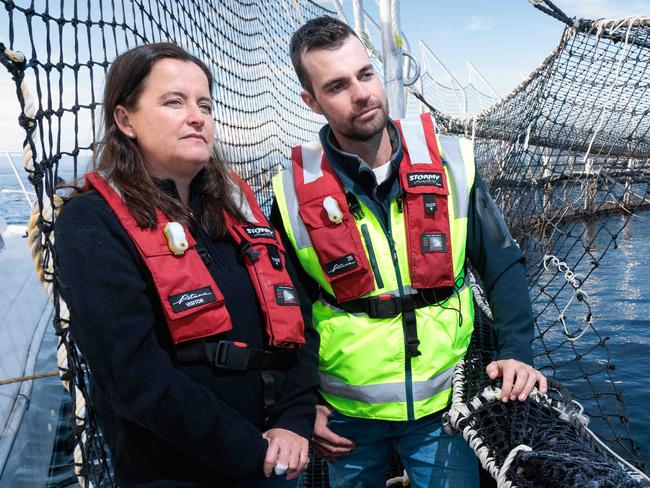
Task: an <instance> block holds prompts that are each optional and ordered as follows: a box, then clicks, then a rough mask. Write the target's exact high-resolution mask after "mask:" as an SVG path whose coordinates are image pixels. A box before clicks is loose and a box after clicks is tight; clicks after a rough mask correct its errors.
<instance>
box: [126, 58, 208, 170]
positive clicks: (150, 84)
mask: <svg viewBox="0 0 650 488" xmlns="http://www.w3.org/2000/svg"><path fill="white" fill-rule="evenodd" d="M115 114H116V115H115V117H116V121H117V123H118V126H119V127H120V130H122V132H124V133H125V134H126V135H127V137H131V138H134V139H135V141H136V143H137V145H138V148H139V149H140V154H141V155H142V158H143V159H144V163H145V165H146V167H147V170H148V171H149V173H150V174H152V175H153V176H156V177H158V178H171V179H174V180H176V181H179V180H188V179H190V180H191V178H193V177H194V176H195V175H196V174H197V173H198V172H199V171H200V170H201V169H202V168H203V167H204V166H205V164H206V163H207V162H208V159H209V158H210V154H211V152H212V146H213V145H214V120H213V118H212V100H211V99H210V88H209V86H208V79H207V77H206V76H205V73H203V71H202V70H201V68H200V67H199V66H197V65H196V64H194V63H192V62H190V61H181V60H178V59H169V58H167V59H161V60H160V61H157V62H156V63H155V64H154V65H153V68H152V69H151V72H150V73H149V75H148V76H147V78H146V80H145V85H144V89H143V91H142V93H141V94H140V97H139V99H138V101H137V105H136V107H135V108H134V109H133V110H127V109H124V108H122V109H121V110H120V108H117V109H116V111H115ZM120 122H122V123H120Z"/></svg>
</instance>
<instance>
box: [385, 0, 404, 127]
mask: <svg viewBox="0 0 650 488" xmlns="http://www.w3.org/2000/svg"><path fill="white" fill-rule="evenodd" d="M379 14H380V18H381V45H382V51H383V57H384V86H385V88H386V96H387V98H388V107H389V109H390V116H391V117H392V118H394V119H401V118H404V115H405V114H406V107H405V104H404V74H403V72H402V46H401V43H398V42H397V39H398V36H399V28H398V27H397V26H399V0H380V2H379Z"/></svg>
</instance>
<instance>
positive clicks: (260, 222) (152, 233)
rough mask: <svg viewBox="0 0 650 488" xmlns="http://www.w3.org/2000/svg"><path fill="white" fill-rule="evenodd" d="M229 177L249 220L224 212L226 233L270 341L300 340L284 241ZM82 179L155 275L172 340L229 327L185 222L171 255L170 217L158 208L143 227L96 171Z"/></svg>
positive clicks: (280, 343) (238, 181)
mask: <svg viewBox="0 0 650 488" xmlns="http://www.w3.org/2000/svg"><path fill="white" fill-rule="evenodd" d="M230 178H231V180H232V181H233V182H234V183H235V184H236V186H237V188H238V189H239V191H241V192H242V193H243V196H244V199H242V203H244V204H247V205H248V210H249V212H245V213H248V214H249V215H247V217H248V218H249V222H240V221H238V220H237V219H235V218H234V217H232V216H231V215H229V214H227V213H226V212H225V211H224V217H225V219H226V225H227V228H228V232H229V233H230V235H231V236H232V237H233V239H235V242H237V243H238V244H240V245H241V246H242V250H243V251H245V252H244V255H245V258H244V261H245V263H246V269H247V271H248V273H249V275H250V278H251V282H252V283H253V287H254V288H255V292H256V295H257V299H258V301H259V303H260V306H261V308H262V312H263V315H264V319H265V323H266V333H267V336H268V338H269V345H272V346H279V347H293V346H296V345H297V344H302V343H304V342H305V340H304V323H303V320H302V315H301V312H300V306H299V303H298V298H297V295H296V292H295V289H294V287H293V284H292V282H291V279H290V278H289V274H288V273H287V271H286V268H285V261H284V248H283V246H282V243H281V242H280V240H279V238H278V235H277V233H276V232H275V231H274V230H273V229H272V228H271V227H270V226H269V225H268V222H267V221H266V218H265V217H264V214H263V213H262V211H261V209H260V208H259V206H258V204H257V200H256V199H255V196H254V195H253V192H252V191H251V189H250V188H249V187H248V185H246V183H244V182H243V181H242V180H241V179H240V178H238V177H237V176H235V175H230ZM86 184H87V185H89V186H91V187H93V188H94V189H95V190H97V191H98V192H99V194H100V195H101V196H102V197H103V198H104V199H105V200H106V202H107V203H108V204H109V206H110V207H111V209H113V212H115V215H116V216H117V218H118V220H119V221H120V223H121V224H122V226H123V227H124V229H125V230H126V231H127V233H128V234H129V236H130V237H131V239H133V242H134V243H135V245H136V247H137V248H138V251H139V252H140V255H141V256H142V259H143V260H144V262H145V264H146V266H147V268H148V269H149V271H150V272H151V276H152V277H153V281H154V284H155V286H156V290H157V292H158V296H159V297H160V302H161V303H162V306H163V310H164V312H165V318H166V320H167V326H168V328H169V332H170V334H171V337H172V340H173V342H174V344H179V343H181V342H185V341H190V340H193V339H199V338H202V337H208V336H212V335H215V334H220V333H223V332H227V331H229V330H231V329H232V322H231V320H230V315H229V313H228V310H227V309H226V306H225V303H224V297H223V294H222V293H221V291H220V290H219V287H218V286H217V284H216V283H215V281H214V279H213V278H212V275H211V274H210V271H209V270H208V268H207V267H206V265H205V263H204V262H203V259H202V258H201V256H200V254H199V252H198V250H197V247H196V241H195V240H194V238H193V237H192V235H191V233H190V232H189V229H188V228H187V227H183V230H184V231H185V237H186V239H187V241H188V244H189V247H188V248H187V249H186V250H185V252H184V253H183V254H182V255H174V254H173V253H172V252H171V250H170V248H169V245H168V242H167V237H166V236H165V235H164V233H163V229H164V228H165V225H166V224H167V223H168V222H170V220H169V219H168V218H167V216H166V215H165V214H163V212H162V211H160V210H156V216H157V219H158V226H157V227H156V228H155V229H142V228H141V227H139V226H138V224H137V222H136V220H135V219H134V218H133V215H131V212H130V211H129V209H128V207H127V206H126V204H125V203H124V201H123V200H122V197H121V196H120V195H119V194H118V193H117V192H116V191H115V189H113V187H111V186H110V185H109V184H108V183H107V182H106V180H105V179H104V178H103V177H102V176H101V175H100V174H99V173H96V172H92V173H88V174H86ZM251 222H255V223H251Z"/></svg>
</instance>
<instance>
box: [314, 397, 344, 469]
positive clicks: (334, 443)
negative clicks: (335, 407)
mask: <svg viewBox="0 0 650 488" xmlns="http://www.w3.org/2000/svg"><path fill="white" fill-rule="evenodd" d="M331 413H332V409H331V408H329V407H328V406H326V405H316V422H314V437H312V441H313V446H314V450H315V451H316V452H317V453H318V454H320V455H321V457H323V458H325V459H327V460H328V461H336V460H337V459H338V458H340V457H341V456H345V455H346V454H349V453H350V451H352V449H354V442H352V441H351V440H350V439H346V438H345V437H341V436H339V435H336V434H335V433H334V432H332V431H331V430H330V429H328V428H327V419H328V417H329V416H330V414H331Z"/></svg>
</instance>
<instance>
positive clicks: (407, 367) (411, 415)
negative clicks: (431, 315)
mask: <svg viewBox="0 0 650 488" xmlns="http://www.w3.org/2000/svg"><path fill="white" fill-rule="evenodd" d="M391 226H392V221H391V218H390V214H389V216H388V228H387V229H386V237H387V239H388V246H389V247H390V255H391V258H392V259H393V267H394V268H395V276H396V278H397V287H398V289H399V296H400V298H401V297H403V296H404V287H403V285H402V274H401V273H400V270H399V260H398V258H397V251H396V250H395V240H394V239H393V233H392V230H391ZM402 329H403V330H404V356H405V361H404V383H405V388H406V415H407V418H408V420H415V412H414V407H413V375H412V372H411V358H410V357H409V355H408V350H407V347H408V344H407V339H406V324H405V323H404V314H402Z"/></svg>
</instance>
